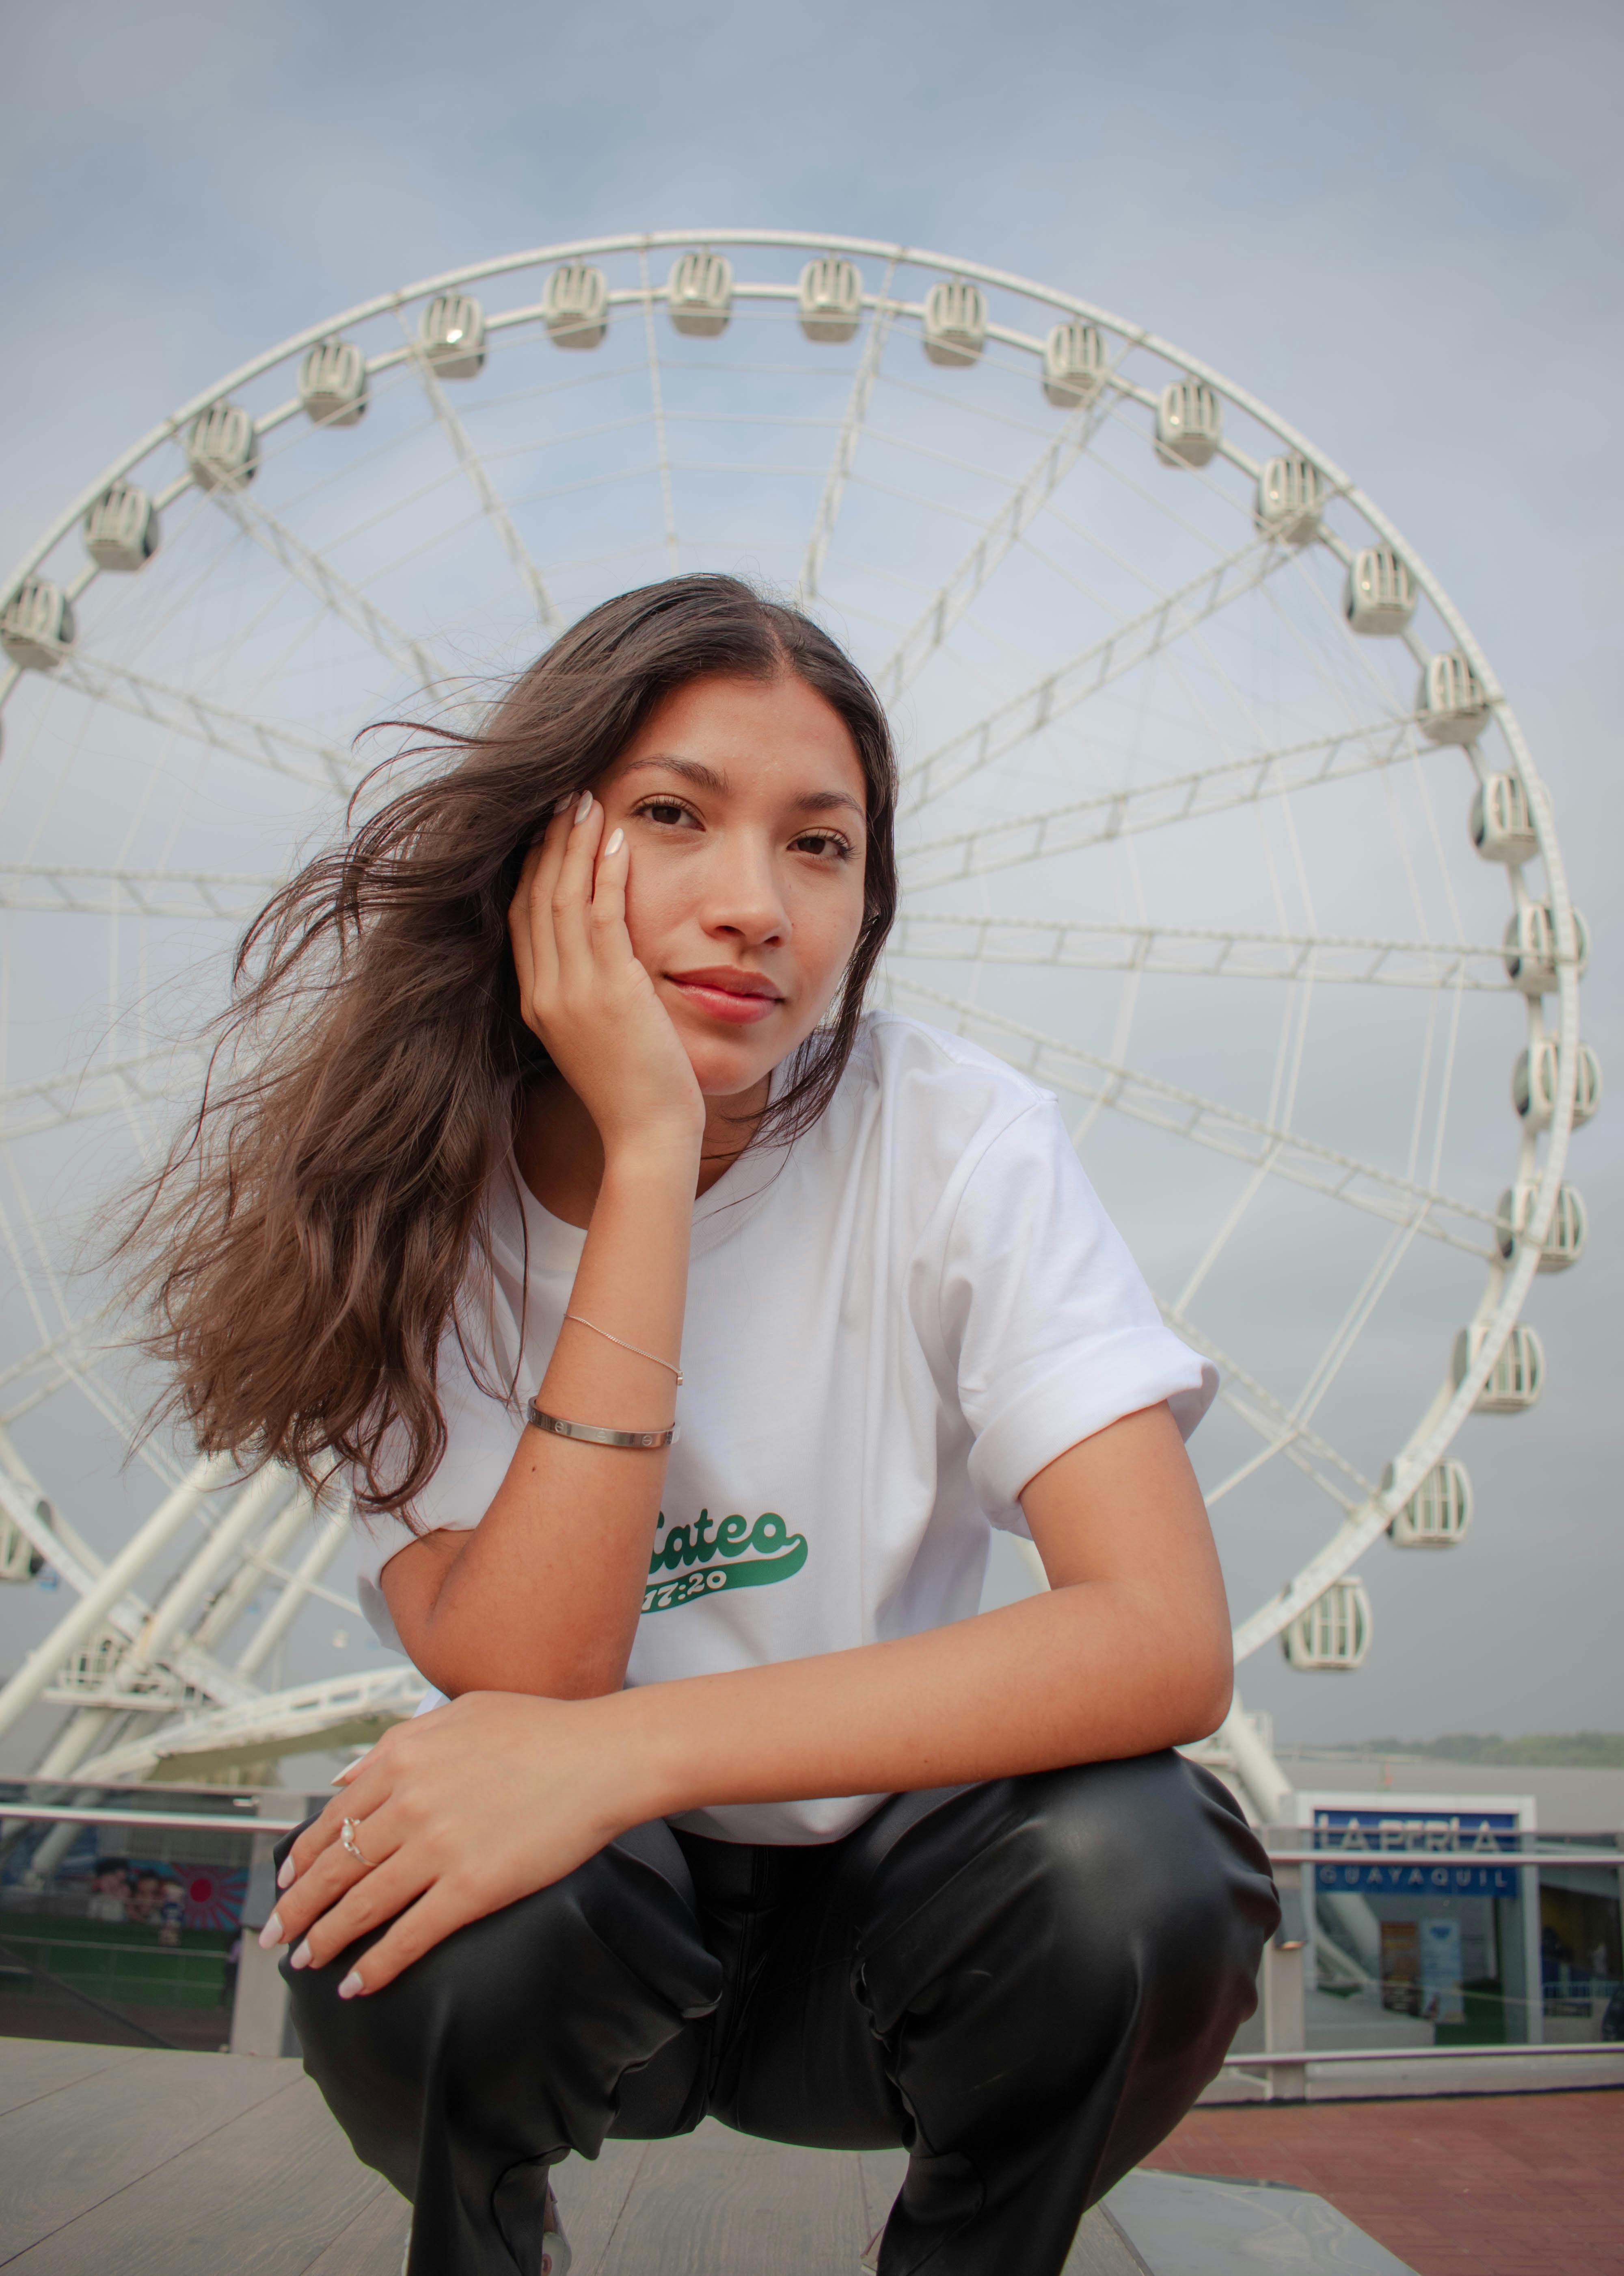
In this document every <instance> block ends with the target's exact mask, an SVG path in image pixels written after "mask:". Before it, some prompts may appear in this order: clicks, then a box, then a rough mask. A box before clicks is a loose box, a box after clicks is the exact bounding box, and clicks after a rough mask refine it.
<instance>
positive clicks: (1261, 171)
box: [0, 0, 1624, 1739]
mask: <svg viewBox="0 0 1624 2276" xmlns="http://www.w3.org/2000/svg"><path fill="white" fill-rule="evenodd" d="M1621 58H1624V17H1621V16H1620V13H1619V11H1617V9H1616V8H1611V9H1610V8H1606V7H1605V6H1603V5H1600V4H1590V0H1554V4H1552V0H1547V4H1545V5H1544V6H1543V7H1542V8H1540V9H1539V10H1537V11H1535V10H1533V9H1531V8H1529V7H1528V6H1526V5H1523V6H1517V7H1514V6H1510V5H1504V4H1500V0H1470V4H1454V0H1419V4H1410V5H1408V6H1400V5H1398V4H1388V0H1363V4H1359V0H1355V4H1349V5H1345V6H1332V5H1314V4H1309V5H1304V4H1301V0H1294V4H1289V5H1263V4H1258V5H1246V4H1242V5H1241V6H1240V7H1238V8H1229V9H1225V10H1213V9H1210V8H1208V7H1204V6H1197V5H1190V4H1188V0H1163V4H1159V5H1157V6H1156V7H1154V8H1147V7H1142V6H1141V7H1127V6H1119V7H1118V8H1115V9H1106V8H1104V7H1101V6H1098V5H1096V4H1089V0H1066V4H1063V5H1056V6H1047V5H1042V4H1034V0H1000V4H999V5H998V7H996V8H993V7H991V6H989V5H984V4H983V5H981V6H966V5H963V4H956V0H933V4H931V5H930V6H925V5H922V4H908V5H904V6H890V7H887V6H879V7H876V6H874V5H873V4H871V0H870V4H866V5H861V6H854V5H849V4H826V5H824V6H823V8H821V9H819V10H817V11H805V10H801V9H791V8H786V7H783V6H780V5H765V6H759V5H758V6H750V7H746V6H740V5H727V4H722V5H716V6H710V7H701V8H684V7H681V6H672V5H669V4H668V5H665V6H663V7H661V8H659V9H657V10H656V9H644V8H641V7H635V6H628V5H626V4H624V0H597V4H596V5H595V6H594V7H592V8H591V9H589V10H571V11H563V10H558V9H555V8H550V7H546V6H535V5H531V6H527V7H520V6H512V5H503V4H493V0H465V4H463V5H461V6H459V7H458V8H456V9H452V10H447V9H444V8H442V7H439V6H433V7H429V6H425V5H421V4H419V0H391V4H389V5H387V6H385V5H383V4H381V0H350V4H348V5H346V6H345V7H342V8H334V7H332V6H330V5H325V6H317V5H314V4H282V5H260V4H254V0H231V4H230V5H227V6H221V5H220V4H218V0H216V4H213V5H209V6H201V5H192V4H170V0H142V4H141V5H140V6H139V7H130V6H128V5H127V4H126V5H118V6H115V5H111V4H87V0H76V4H72V5H69V6H66V7H59V8H57V9H54V10H49V11H18V13H17V15H16V16H15V17H13V18H12V19H11V23H10V25H9V27H8V31H7V66H8V68H7V74H6V87H5V93H4V98H3V99H0V154H3V155H0V167H3V168H4V176H5V179H4V210H5V213H6V215H7V230H6V239H7V250H8V255H9V260H8V269H9V272H10V275H9V290H8V292H7V295H6V299H5V302H4V318H3V319H0V321H3V322H4V331H5V337H4V355H0V554H4V557H5V559H6V562H7V563H9V562H10V560H11V559H12V558H16V557H17V556H18V555H19V554H20V553H21V552H22V551H23V550H24V549H25V548H26V546H27V544H28V542H30V540H31V539H32V537H33V536H34V534H35V532H36V531H37V529H38V528H39V527H40V526H41V525H42V523H44V522H45V521H46V520H48V519H49V518H50V517H52V516H53V515H54V514H55V513H56V512H58V511H59V510H60V509H61V507H62V506H63V505H65V503H66V501H67V500H68V498H69V497H71V496H72V495H73V494H74V493H76V492H77V491H78V490H79V489H80V488H81V487H82V486H83V485H84V484H85V483H86V482H88V481H89V480H90V479H91V478H92V477H93V476H94V474H95V472H96V470H97V469H98V468H99V467H100V466H101V465H102V463H103V462H104V461H105V460H107V459H110V457H111V456H112V455H113V453H114V452H115V451H117V450H118V449H119V448H121V447H122V446H123V445H125V444H127V443H128V442H130V441H131V440H133V438H134V436H136V435H137V434H139V433H140V432H142V431H144V430H145V429H147V428H148V426H150V425H151V424H152V423H153V422H154V421H156V420H157V419H159V418H161V417H162V416H163V414H164V413H166V412H167V411H169V410H170V409H171V408H172V407H173V406H175V405H176V404H178V402H180V401H182V400H184V399H185V398H188V397H189V396H191V395H192V394H193V393H194V392H195V391H198V390H199V389H201V388H202V387H204V386H206V385H207V384H208V383H209V382H210V381H211V380H213V379H214V378H216V376H219V375H220V374H222V373H224V371H226V370H228V369H230V368H232V367H233V366H235V365H236V364H237V363H239V361H241V360H244V359H246V358H247V357H248V356H249V355H251V354H252V353H254V352H255V351H257V350H259V349H261V348H262V347H265V346H268V345H270V344H272V343H273V342H275V341H276V340H277V339H279V338H282V337H283V336H284V335H285V334H287V333H289V332H291V331H292V330H295V329H298V328H300V327H303V326H304V325H306V324H308V323H311V322H315V321H316V320H317V319H319V318H320V317H321V316H322V315H323V314H325V313H327V312H329V311H333V310H338V309H339V308H342V307H345V306H346V305H348V304H349V303H351V302H353V301H356V300H360V299H362V298H364V297H366V296H368V295H369V294H371V293H374V292H378V291H381V290H383V289H386V288H387V287H389V286H391V285H403V284H406V283H408V282H410V281H411V280H413V279H414V278H416V277H421V276H424V275H428V274H430V273H432V272H434V271H436V270H438V269H443V268H448V267H451V266H452V265H454V264H456V263H459V262H464V261H472V260H475V259H478V258H480V257H482V256H484V255H487V254H496V253H498V252H501V251H504V250H508V249H518V248H520V247H524V246H527V245H532V244H540V243H543V242H546V241H556V240H558V239H566V238H569V237H573V236H577V235H586V234H589V233H591V232H593V231H610V230H624V229H636V228H644V227H647V228H686V227H689V226H692V227H694V228H700V227H702V226H704V225H705V224H710V225H713V226H719V225H724V224H725V225H734V226H741V225H776V226H780V227H785V228H799V229H810V230H816V231H824V230H827V231H835V232H841V231H849V232H852V233H854V234H861V235H866V236H872V237H884V238H891V239H902V240H907V241H909V242H912V243H914V244H916V245H921V246H923V247H932V248H935V249H938V250H942V251H945V252H949V253H954V254H962V255H964V256H966V257H971V258H975V259H978V260H980V261H983V262H990V263H995V264H998V265H1000V266H1003V267H1006V268H1009V269H1015V270H1019V271H1022V272H1025V273H1027V274H1028V275H1031V276H1033V277H1038V278H1040V279H1043V280H1044V281H1046V282H1049V283H1051V284H1053V285H1059V286H1061V287H1064V288H1066V289H1067V290H1070V291H1074V292H1078V293H1080V294H1082V295H1085V296H1086V297H1088V298H1089V299H1090V300H1094V301H1096V302H1097V303H1098V304H1101V305H1103V306H1104V307H1106V308H1108V309H1112V310H1113V311H1115V312H1117V313H1119V314H1121V315H1126V316H1127V317H1130V318H1133V319H1135V320H1136V321H1138V322H1142V323H1143V324H1145V325H1147V326H1149V327H1150V328H1152V329H1153V330H1155V331H1157V333H1159V334H1160V335H1161V336H1162V337H1163V338H1166V339H1170V340H1172V341H1173V342H1176V343H1178V344H1180V345H1183V346H1185V347H1187V348H1188V350H1189V351H1190V352H1191V353H1194V354H1196V355H1199V356H1201V357H1203V358H1204V359H1205V360H1208V361H1209V362H1210V363H1211V364H1213V365H1215V366H1216V367H1217V368H1218V369H1219V370H1220V371H1222V372H1224V373H1226V375H1227V376H1230V377H1231V378H1233V380H1235V381H1236V382H1237V383H1240V384H1241V385H1242V386H1244V387H1247V388H1248V389H1250V390H1251V391H1254V392H1255V393H1256V394H1257V395H1258V396H1260V397H1261V398H1263V400H1264V401H1265V402H1266V403H1268V404H1270V405H1271V406H1273V407H1274V408H1275V409H1277V410H1278V411H1279V413H1281V414H1282V415H1283V416H1284V417H1285V418H1286V419H1288V420H1290V421H1293V422H1294V423H1295V424H1297V425H1298V426H1300V427H1301V428H1302V429H1305V430H1306V431H1307V432H1308V433H1309V435H1311V436H1313V437H1314V438H1315V440H1316V441H1317V443H1318V444H1320V445H1321V447H1323V448H1324V450H1325V451H1327V452H1329V453H1330V454H1331V455H1332V457H1334V458H1335V459H1337V460H1338V461H1339V462H1340V463H1341V465H1343V466H1344V467H1347V468H1348V469H1349V470H1350V471H1351V472H1352V473H1353V474H1354V475H1355V478H1356V479H1357V480H1358V481H1359V482H1361V483H1362V485H1363V486H1364V487H1365V488H1366V489H1368V490H1369V492H1370V494H1371V495H1372V496H1373V497H1375V498H1377V500H1378V501H1379V502H1380V503H1381V504H1382V505H1383V506H1384V507H1385V509H1386V510H1387V511H1388V512H1390V513H1391V514H1392V515H1393V517H1394V518H1395V519H1396V520H1397V521H1398V522H1399V523H1400V527H1402V528H1403V530H1404V531H1405V532H1406V533H1407V535H1408V536H1409V537H1410V539H1411V540H1412V541H1413V542H1414V543H1415V546H1416V548H1417V549H1418V550H1419V551H1420V553H1421V554H1422V555H1423V557H1424V558H1426V559H1427V560H1428V561H1429V562H1430V565H1432V566H1433V568H1434V569H1435V570H1436V571H1437V572H1438V574H1439V575H1440V577H1441V578H1442V580H1443V581H1444V583H1445V585H1446V587H1447V588H1448V589H1449V590H1450V592H1451V593H1452V595H1453V597H1454V599H1455V600H1456V602H1457V603H1459V604H1460V606H1461V608H1462V610H1463V611H1464V612H1465V615H1466V617H1467V618H1468V621H1469V622H1470V624H1471V625H1472V626H1473V628H1474V630H1475V631H1476V634H1477V636H1478V638H1479V640H1480V641H1482V643H1483V645H1484V649H1486V651H1487V653H1488V655H1489V656H1490V657H1491V659H1492V661H1493V664H1494V665H1495V668H1496V670H1497V671H1498V673H1499V677H1500V679H1501V680H1502V682H1503V683H1504V684H1505V686H1506V688H1507V690H1508V692H1509V694H1510V695H1511V697H1512V700H1513V701H1514V703H1515V705H1516V706H1517V709H1518V710H1519V713H1520V715H1521V717H1522V721H1523V724H1524V726H1525V728H1526V730H1527V731H1528V732H1529V738H1530V740H1531V743H1532V746H1533V749H1534V752H1535V755H1536V757H1537V762H1538V764H1539V765H1540V767H1541V769H1542V770H1543V771H1544V774H1545V776H1546V778H1547V779H1548V781H1549V782H1550V784H1551V785H1552V790H1553V793H1554V796H1555V800H1556V808H1557V816H1558V825H1559V835H1560V837H1561V839H1562V841H1563V844H1564V846H1565V849H1566V853H1567V860H1568V864H1569V872H1570V876H1571V879H1572V883H1573V886H1574V891H1575V899H1576V900H1577V902H1578V903H1579V905H1580V907H1582V909H1584V911H1585V912H1586V914H1588V916H1589V918H1590V922H1591V926H1592V929H1593V932H1594V934H1595V936H1596V944H1597V947H1596V955H1595V959H1594V962H1593V965H1592V969H1591V974H1590V979H1589V981H1588V982H1587V987H1586V1005H1587V1009H1586V1016H1585V1022H1584V1024H1585V1031H1586V1034H1587V1036H1588V1037H1589V1039H1590V1041H1591V1042H1593V1043H1595V1044H1596V1046H1597V1049H1598V1050H1599V1051H1601V1054H1602V1058H1603V1063H1604V1069H1605V1071H1608V1072H1610V1073H1612V1074H1614V1075H1615V1077H1616V1076H1619V1074H1620V1068H1624V1056H1621V1055H1620V1050H1619V1045H1618V1028H1619V1018H1618V978H1619V967H1620V958H1619V950H1618V938H1617V925H1616V907H1617V885H1616V879H1617V877H1618V876H1619V874H1620V862H1619V851H1618V847H1619V838H1620V830H1621V829H1624V794H1621V793H1620V759H1619V749H1620V707H1621V705H1624V686H1621V685H1620V665H1619V641H1618V624H1619V618H1620V603H1621V601H1624V593H1621V591H1620V550H1619V513H1620V496H1619V492H1620V477H1619V461H1618V457H1617V453H1616V450H1615V448H1614V434H1615V429H1616V424H1617V421H1616V415H1615V402H1616V398H1617V395H1618V391H1619V389H1620V385H1621V384H1624V382H1621V380H1620V373H1621V372H1624V354H1621V353H1620V345H1621V343H1620V300H1619V288H1618V262H1619V252H1620V183H1621V179H1624V169H1621V167H1620V159H1619V155H1618V153H1619V136H1618V128H1617V118H1618V111H1619V104H1620V95H1621V94H1624V84H1621V81H1624V72H1621V71H1620V61H1621ZM0 763H3V762H0ZM1621 1079H1624V1078H1621ZM1612 1110H1613V1111H1607V1112H1605V1113H1604V1115H1603V1117H1602V1118H1601V1119H1599V1120H1598V1121H1597V1123H1596V1124H1595V1125H1594V1126H1592V1127H1591V1128H1590V1129H1589V1130H1587V1131H1585V1132H1583V1133H1582V1134H1580V1135H1579V1137H1578V1138H1577V1139H1576V1141H1575V1149H1574V1157H1573V1172H1572V1173H1573V1175H1574V1177H1575V1180H1576V1181H1577V1182H1578V1183H1579V1184H1580V1185H1581V1186H1582V1189H1583V1191H1584V1194H1585V1196H1586V1199H1587V1201H1588V1202H1589V1203H1590V1215H1591V1224H1592V1233H1591V1247H1590V1253H1589V1254H1588V1255H1587V1257H1586V1259H1585V1261H1584V1263H1583V1264H1582V1267H1581V1268H1580V1270H1579V1271H1576V1272H1575V1273H1573V1274H1570V1275H1568V1276H1567V1277H1565V1278H1563V1279H1561V1280H1560V1281H1559V1282H1551V1283H1544V1284H1542V1285H1541V1286H1540V1287H1539V1289H1538V1290H1537V1300H1536V1303H1535V1306H1534V1309H1533V1316H1535V1317H1536V1319H1537V1322H1538V1324H1539V1326H1540V1329H1541V1331H1542V1333H1543V1334H1544V1338H1545V1341H1546V1348H1547V1354H1548V1359H1549V1363H1550V1389H1549V1391H1548V1392H1547V1395H1546V1398H1545V1400H1544V1403H1543V1405H1542V1406H1541V1407H1540V1408H1539V1409H1538V1411H1537V1413H1536V1414H1535V1415H1532V1416H1531V1417H1529V1418H1526V1419H1523V1420H1522V1421H1519V1422H1516V1423H1477V1424H1474V1425H1473V1426H1471V1429H1470V1430H1469V1431H1468V1442H1467V1444H1466V1445H1465V1447H1464V1449H1463V1451H1464V1452H1465V1453H1466V1455H1467V1459H1468V1461H1471V1462H1474V1463H1476V1465H1477V1467H1478V1468H1479V1471H1480V1474H1481V1476H1484V1477H1487V1476H1489V1475H1492V1481H1493V1491H1492V1494H1491V1495H1485V1496H1484V1504H1485V1506H1484V1514H1482V1516H1481V1517H1480V1519H1479V1521H1478V1524H1477V1527H1476V1531H1475V1533H1474V1536H1473V1538H1472V1540H1471V1541H1470V1543H1469V1544H1468V1545H1467V1546H1466V1547H1465V1548H1464V1549H1463V1550H1462V1551H1460V1552H1459V1553H1458V1554H1456V1555H1451V1556H1449V1557H1446V1558H1431V1559H1427V1558H1421V1559H1405V1560H1402V1562H1403V1565H1404V1567H1405V1570H1404V1572H1403V1574H1402V1575H1401V1576H1390V1575H1388V1574H1384V1581H1383V1583H1382V1586H1381V1588H1380V1592H1379V1594H1378V1596H1377V1605H1378V1612H1379V1614H1380V1648H1379V1650H1378V1652H1377V1655H1376V1657H1375V1658H1373V1660H1372V1663H1371V1665H1370V1669H1369V1670H1368V1671H1367V1672H1366V1673H1364V1674H1362V1675H1361V1676H1359V1677H1356V1678H1354V1679H1350V1680H1337V1679H1309V1678H1304V1677H1292V1676H1290V1675H1288V1674H1287V1673H1286V1671H1285V1669H1284V1668H1283V1667H1282V1666H1281V1665H1280V1663H1279V1658H1278V1656H1277V1655H1276V1654H1275V1653H1274V1652H1273V1650H1272V1648H1271V1650H1270V1652H1269V1653H1268V1654H1267V1655H1266V1658H1265V1660H1264V1661H1262V1662H1260V1663H1258V1664H1256V1665H1255V1666H1254V1667H1252V1668H1250V1669H1248V1671H1247V1675H1246V1679H1245V1685H1244V1688H1245V1690H1246V1693H1247V1696H1248V1702H1249V1703H1254V1704H1266V1705H1268V1706H1270V1707H1271V1709H1272V1710H1273V1711H1274V1712H1275V1714H1276V1716H1277V1719H1278V1721H1279V1726H1280V1729H1281V1731H1282V1734H1283V1735H1288V1736H1291V1737H1297V1738H1305V1739H1311V1738H1352V1737H1356V1736H1360V1735H1363V1734H1370V1733H1379V1732H1386V1731H1408V1732H1412V1733H1414V1734H1417V1735H1429V1734H1434V1733H1437V1732H1440V1731H1446V1730H1452V1729H1461V1728H1476V1729H1499V1730H1503V1731H1506V1732H1516V1731H1523V1730H1529V1729H1544V1730H1550V1729H1564V1728H1573V1727H1576V1726H1582V1725H1590V1726H1606V1727H1613V1728H1617V1727H1619V1726H1620V1724H1621V1723H1624V1707H1621V1704H1620V1686H1619V1681H1618V1673H1617V1670H1618V1661H1619V1651H1618V1643H1617V1605H1618V1603H1619V1600H1620V1579H1621V1578H1624V1537H1621V1536H1624V1527H1621V1522H1620V1521H1621V1517H1624V1513H1621V1511H1620V1489H1619V1484H1618V1456H1619V1453H1620V1426H1619V1421H1618V1416H1619V1411H1620V1400H1619V1388H1618V1384H1617V1381H1616V1376H1617V1371H1618V1367H1619V1360H1620V1351H1621V1349H1624V1339H1621V1338H1620V1334H1619V1330H1618V1313H1619V1309H1620V1302H1621V1301H1624V1273H1621V1272H1620V1243H1619V1240H1618V1238H1617V1227H1618V1225H1619V1222H1620V1209H1621V1206H1624V1176H1621V1175H1620V1139H1619V1133H1620V1128H1621V1127H1624V1124H1621V1123H1620V1115H1619V1112H1618V1111H1617V1101H1616V1099H1615V1100H1614V1101H1613V1103H1612ZM1490 1434H1492V1438H1491V1437H1490ZM1411 1567H1422V1568H1423V1569H1421V1570H1418V1571H1414V1572H1412V1570H1411V1569H1410V1568H1411ZM1366 1569H1367V1573H1368V1574H1369V1573H1373V1572H1374V1570H1375V1566H1374V1562H1373V1561H1369V1562H1368V1563H1367V1567H1366ZM1400 1577H1401V1582H1402V1585H1400Z"/></svg>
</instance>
